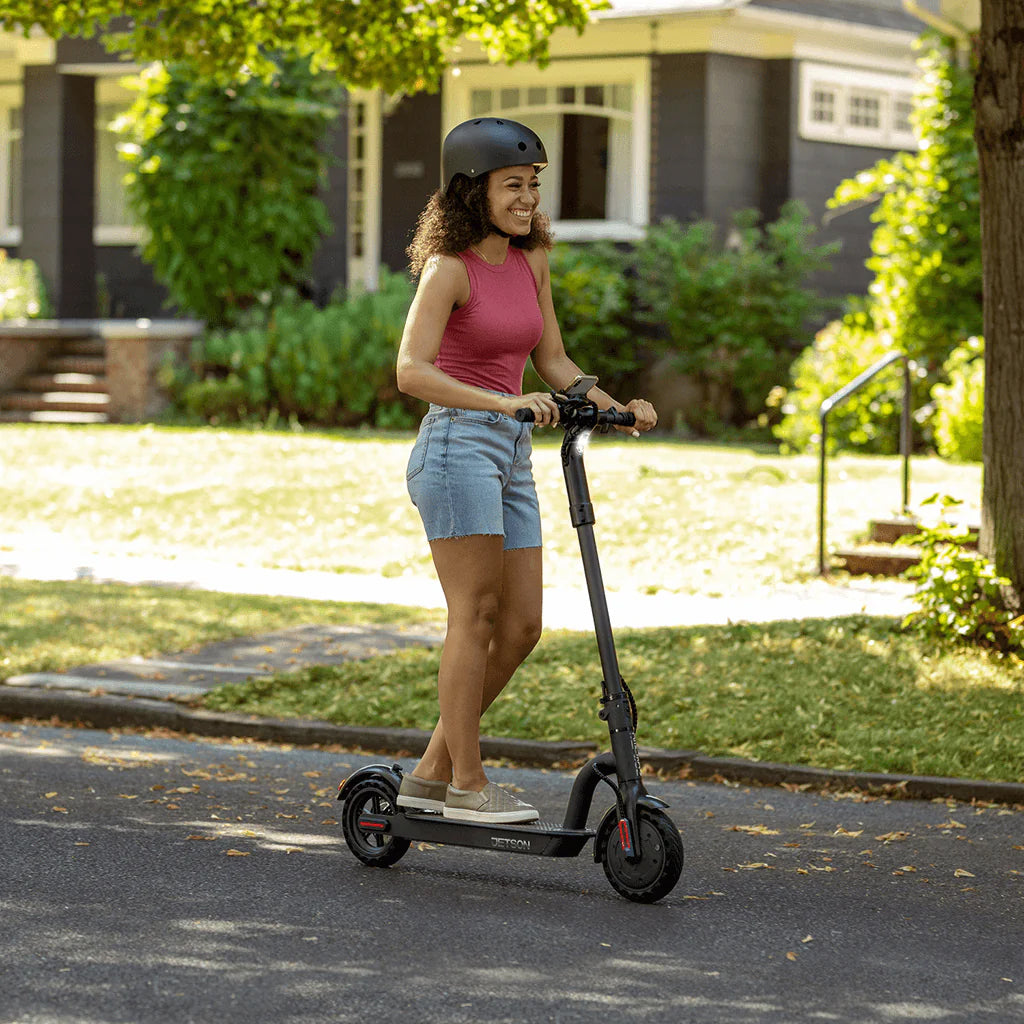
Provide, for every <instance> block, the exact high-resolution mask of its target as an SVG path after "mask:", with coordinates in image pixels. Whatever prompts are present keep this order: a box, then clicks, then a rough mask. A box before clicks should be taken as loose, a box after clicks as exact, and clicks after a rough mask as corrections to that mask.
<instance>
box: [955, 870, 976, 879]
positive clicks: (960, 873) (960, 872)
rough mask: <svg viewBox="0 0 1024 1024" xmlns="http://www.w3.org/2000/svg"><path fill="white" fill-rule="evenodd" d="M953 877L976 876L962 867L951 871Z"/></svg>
mask: <svg viewBox="0 0 1024 1024" xmlns="http://www.w3.org/2000/svg"><path fill="white" fill-rule="evenodd" d="M953 877H954V878H974V877H976V876H974V875H972V874H971V873H970V871H965V870H964V869H963V868H957V869H956V871H954V872H953Z"/></svg>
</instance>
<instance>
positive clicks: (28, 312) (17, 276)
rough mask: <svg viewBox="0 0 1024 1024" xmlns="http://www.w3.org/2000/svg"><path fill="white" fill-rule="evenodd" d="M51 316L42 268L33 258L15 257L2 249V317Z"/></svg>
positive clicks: (15, 318) (0, 272) (0, 309)
mask: <svg viewBox="0 0 1024 1024" xmlns="http://www.w3.org/2000/svg"><path fill="white" fill-rule="evenodd" d="M46 316H50V303H49V300H48V299H47V297H46V288H45V286H44V285H43V279H42V276H41V275H40V273H39V268H38V267H37V266H36V265H35V263H33V262H32V260H16V259H11V258H10V257H9V256H8V255H7V252H6V250H4V249H0V320H20V319H22V318H24V317H46Z"/></svg>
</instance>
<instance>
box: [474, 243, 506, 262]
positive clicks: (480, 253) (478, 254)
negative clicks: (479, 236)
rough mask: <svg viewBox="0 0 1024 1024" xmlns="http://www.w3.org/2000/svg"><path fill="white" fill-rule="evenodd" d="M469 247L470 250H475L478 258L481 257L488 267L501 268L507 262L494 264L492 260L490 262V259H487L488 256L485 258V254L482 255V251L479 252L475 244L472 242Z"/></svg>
mask: <svg viewBox="0 0 1024 1024" xmlns="http://www.w3.org/2000/svg"><path fill="white" fill-rule="evenodd" d="M469 247H470V249H472V250H473V252H475V253H476V254H477V256H479V257H480V259H482V260H483V261H484V263H486V264H487V265H488V266H491V267H500V266H502V265H503V264H504V262H505V261H504V260H502V261H501V263H493V262H492V261H491V260H489V259H488V258H487V257H486V256H485V255H484V254H483V253H482V252H481V251H480V250H479V249H478V248H477V246H476V245H475V244H474V243H473V242H470V243H469Z"/></svg>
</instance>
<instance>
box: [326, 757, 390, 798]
mask: <svg viewBox="0 0 1024 1024" xmlns="http://www.w3.org/2000/svg"><path fill="white" fill-rule="evenodd" d="M372 778H377V779H387V781H388V782H390V783H391V784H392V785H393V786H394V787H395V792H396V793H397V792H398V787H399V786H401V784H402V769H401V766H400V765H397V764H391V765H388V764H370V765H367V766H366V767H365V768H359V769H358V770H356V771H354V772H353V773H352V774H351V775H349V776H348V778H345V779H342V780H341V784H340V785H339V786H338V799H339V800H344V799H345V797H346V795H347V793H348V791H349V790H350V789H351V788H352V787H353V786H354V785H356V784H357V783H359V782H361V781H362V780H363V779H372Z"/></svg>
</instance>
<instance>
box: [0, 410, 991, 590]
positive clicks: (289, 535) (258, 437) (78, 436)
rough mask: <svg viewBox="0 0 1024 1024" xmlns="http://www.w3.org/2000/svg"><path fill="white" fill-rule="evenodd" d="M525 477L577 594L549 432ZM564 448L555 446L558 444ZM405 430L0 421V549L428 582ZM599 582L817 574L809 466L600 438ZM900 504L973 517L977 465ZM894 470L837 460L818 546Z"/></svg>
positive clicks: (551, 568) (883, 487)
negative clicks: (925, 504)
mask: <svg viewBox="0 0 1024 1024" xmlns="http://www.w3.org/2000/svg"><path fill="white" fill-rule="evenodd" d="M537 436H538V439H539V440H538V443H537V444H536V450H535V452H534V458H533V463H534V470H535V474H536V477H537V484H538V490H539V492H540V498H541V507H542V512H543V516H544V530H545V538H546V540H545V573H546V577H547V579H548V580H558V579H569V580H571V581H573V582H574V583H575V582H577V581H579V580H580V567H579V547H578V544H577V542H576V536H575V534H574V532H573V530H572V527H571V526H570V525H569V522H568V514H567V509H566V499H565V491H564V485H563V481H562V471H561V463H560V461H559V458H558V450H557V441H558V437H556V435H555V433H554V432H549V433H545V434H540V433H538V435H537ZM559 436H560V435H559ZM411 445H412V436H411V435H409V434H406V435H401V436H393V437H382V436H380V435H377V434H368V433H358V432H348V433H336V434H325V433H319V434H314V433H307V434H290V433H272V432H261V431H247V430H240V429H238V430H213V429H186V428H177V427H174V428H171V427H166V428H164V427H152V426H146V427H112V426H103V427H65V426H58V425H42V424H38V425H15V424H7V425H0V480H2V487H3V490H2V495H3V500H2V501H0V561H2V560H3V549H4V548H5V547H7V548H9V549H11V548H36V549H39V550H47V549H48V548H52V547H55V546H59V547H62V548H64V549H67V548H72V549H74V550H75V551H76V553H77V552H81V553H82V555H83V557H84V556H86V555H87V554H88V553H90V552H93V553H100V554H115V553H116V554H137V555H144V556H163V557H174V556H178V557H182V558H184V557H188V558H209V559H212V560H214V561H219V562H228V563H232V564H239V565H258V566H272V567H281V568H289V569H320V570H327V571H354V572H375V573H384V574H386V575H390V576H401V575H402V574H412V575H417V576H423V575H431V574H432V571H433V570H432V567H431V565H430V554H429V551H428V549H427V545H426V543H425V542H424V539H423V532H422V527H421V525H420V522H419V518H418V516H417V515H416V512H415V510H414V509H413V508H412V506H411V505H410V504H409V500H408V496H407V494H406V491H405V479H404V471H405V463H406V459H407V458H408V453H409V449H410V447H411ZM587 464H588V471H589V476H590V485H591V492H592V495H593V499H594V503H595V508H596V511H597V517H598V523H597V536H598V543H599V545H600V548H601V561H602V568H603V571H604V576H605V581H606V584H607V585H608V586H609V588H611V589H618V590H648V591H650V592H657V591H658V590H668V591H677V592H681V593H703V594H707V595H709V596H714V595H719V594H731V593H735V592H743V591H749V590H750V589H752V588H753V589H757V588H768V587H771V586H773V585H775V584H777V583H778V582H780V581H793V580H799V579H801V578H806V577H808V576H809V575H811V574H812V573H814V572H815V571H816V568H817V565H816V554H817V547H816V530H817V511H816V509H817V461H816V459H815V457H814V456H812V455H806V456H780V455H777V454H773V453H769V452H762V451H756V450H753V449H751V448H744V447H723V446H716V445H704V444H682V443H676V442H671V441H664V440H658V439H650V438H643V439H641V440H638V441H633V440H629V439H626V438H622V439H619V438H618V437H617V436H616V437H597V438H595V439H594V440H593V442H592V443H591V446H590V449H589V451H588V453H587ZM911 477H912V481H911V498H912V501H915V502H920V501H922V500H923V499H925V498H927V497H929V496H930V495H932V494H934V493H936V492H941V493H944V494H951V495H953V496H954V497H957V498H960V499H961V500H963V501H964V503H965V506H966V508H968V509H974V508H976V507H977V506H978V504H979V502H980V496H981V468H980V466H977V465H968V466H957V465H952V464H950V463H945V462H943V461H942V460H939V459H931V458H920V459H915V460H913V462H912V469H911ZM899 497H900V462H899V460H898V459H895V458H881V457H858V456H842V457H839V458H836V459H834V460H833V461H832V463H831V468H830V472H829V538H830V541H832V542H833V543H835V544H840V543H846V542H849V541H850V540H851V539H852V538H853V537H855V536H857V535H858V534H861V533H863V532H864V531H865V529H866V526H867V522H868V520H869V519H870V518H871V517H878V516H886V515H889V514H891V513H892V512H893V511H894V510H895V509H896V506H897V505H898V504H899Z"/></svg>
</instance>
